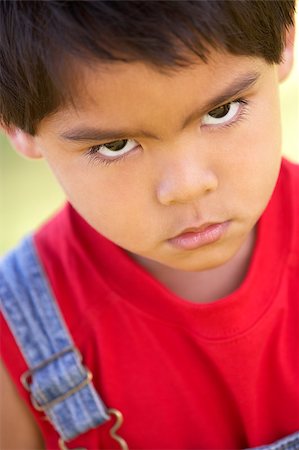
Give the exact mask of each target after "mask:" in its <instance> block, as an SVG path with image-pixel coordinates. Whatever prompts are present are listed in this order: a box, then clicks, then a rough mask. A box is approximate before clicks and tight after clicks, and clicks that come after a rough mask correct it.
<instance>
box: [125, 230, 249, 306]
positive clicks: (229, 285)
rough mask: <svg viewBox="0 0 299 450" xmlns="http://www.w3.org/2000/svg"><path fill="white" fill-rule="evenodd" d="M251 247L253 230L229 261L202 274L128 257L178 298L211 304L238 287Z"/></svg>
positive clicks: (246, 265)
mask: <svg viewBox="0 0 299 450" xmlns="http://www.w3.org/2000/svg"><path fill="white" fill-rule="evenodd" d="M254 244H255V229H253V230H252V232H251V233H250V235H249V236H248V238H247V239H246V241H245V242H244V244H243V245H242V247H241V248H240V250H239V251H238V252H237V254H236V255H235V256H234V257H233V258H232V259H231V260H229V261H228V262H227V263H225V264H223V265H222V266H219V267H216V268H215V269H210V270H206V271H202V272H185V271H182V270H177V269H173V268H171V267H168V266H165V265H162V264H159V263H156V262H155V261H152V260H149V259H145V258H142V257H137V256H136V255H131V256H133V258H134V259H135V260H137V262H138V263H139V264H140V265H142V266H143V267H144V268H145V269H146V270H147V271H148V272H149V273H150V274H151V275H152V276H153V277H154V278H156V279H157V280H158V281H160V283H162V284H163V285H164V286H166V287H167V288H168V289H169V290H170V291H171V292H173V293H174V294H176V295H178V296H179V297H181V298H183V299H185V300H188V301H190V302H194V303H211V302H213V301H216V300H218V299H220V298H223V297H226V296H227V295H229V294H231V293H232V292H233V291H235V290H236V289H237V288H238V287H239V286H240V285H241V284H242V281H243V280H244V278H245V276H246V273H247V271H248V268H249V264H250V260H251V256H252V253H253V249H254Z"/></svg>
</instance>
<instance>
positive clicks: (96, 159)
mask: <svg viewBox="0 0 299 450" xmlns="http://www.w3.org/2000/svg"><path fill="white" fill-rule="evenodd" d="M229 103H239V104H240V105H242V107H241V109H240V111H239V112H238V115H237V118H236V119H235V120H233V121H231V122H228V123H224V124H219V125H204V127H205V129H207V130H208V131H209V132H215V131H219V130H223V129H227V128H230V127H232V126H234V125H238V124H239V123H240V121H242V120H243V119H244V118H245V117H246V115H247V112H248V104H249V102H248V100H246V99H244V98H238V99H236V100H232V101H231V102H228V103H224V104H223V105H219V107H220V106H225V105H227V104H229ZM214 109H216V108H214ZM210 111H213V110H210ZM210 111H209V112H210ZM123 139H125V138H123ZM119 140H121V139H119ZM102 145H105V144H99V145H94V146H92V147H90V148H89V149H88V151H87V153H86V155H87V156H88V159H89V162H90V163H92V164H101V165H103V166H110V165H111V164H117V163H120V162H122V161H123V160H124V159H125V158H126V157H127V156H128V154H129V153H130V152H128V153H124V154H122V155H120V156H118V157H116V158H115V159H113V158H111V159H109V158H104V157H103V156H101V155H100V153H97V151H98V150H99V148H100V147H101V146H102Z"/></svg>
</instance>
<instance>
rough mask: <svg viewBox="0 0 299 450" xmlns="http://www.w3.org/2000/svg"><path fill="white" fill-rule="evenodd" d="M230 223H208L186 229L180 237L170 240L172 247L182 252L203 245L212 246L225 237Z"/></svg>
mask: <svg viewBox="0 0 299 450" xmlns="http://www.w3.org/2000/svg"><path fill="white" fill-rule="evenodd" d="M229 225H230V221H225V222H219V223H211V222H207V223H204V224H202V225H200V226H198V227H189V228H185V229H184V230H183V231H182V232H180V233H179V234H178V235H176V236H174V237H173V238H170V239H168V242H169V244H170V245H171V246H173V247H176V248H178V249H182V250H195V249H197V248H199V247H202V246H203V245H208V244H212V243H214V242H216V241H218V240H219V239H221V238H222V237H223V235H224V234H225V232H226V231H227V229H228V227H229Z"/></svg>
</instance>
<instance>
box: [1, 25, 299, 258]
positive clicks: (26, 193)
mask: <svg viewBox="0 0 299 450" xmlns="http://www.w3.org/2000/svg"><path fill="white" fill-rule="evenodd" d="M297 23H298V20H297ZM295 55H296V58H295V66H294V69H293V72H292V75H291V76H290V77H289V78H288V79H287V80H286V81H285V82H284V83H283V84H282V85H281V87H280V90H281V105H282V123H283V153H284V154H285V155H286V156H287V157H288V158H289V159H291V160H293V161H296V162H299V131H298V130H299V30H298V33H297V38H296V51H295ZM298 196H299V193H298ZM64 201H65V199H64V195H63V193H62V192H61V190H60V188H59V186H58V184H57V183H56V181H55V180H54V177H53V176H52V174H51V173H50V171H49V169H48V168H47V166H46V164H45V163H44V162H43V161H40V160H27V159H25V158H22V157H20V156H19V155H17V154H16V153H15V152H14V151H13V150H12V148H11V147H10V145H9V143H8V141H7V139H6V138H5V136H3V135H1V134H0V254H2V253H4V252H5V251H7V250H8V249H9V248H11V247H13V246H14V245H15V244H16V243H17V242H18V241H19V240H20V238H21V237H22V236H24V235H25V234H26V233H28V232H30V231H31V230H33V229H35V228H36V227H37V226H39V225H40V224H41V223H42V222H44V221H45V220H46V219H47V218H48V217H49V216H50V215H52V214H53V213H54V211H56V210H57V209H58V208H59V207H61V205H62V204H63V203H64Z"/></svg>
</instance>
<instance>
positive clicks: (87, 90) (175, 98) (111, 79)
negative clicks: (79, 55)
mask: <svg viewBox="0 0 299 450" xmlns="http://www.w3.org/2000/svg"><path fill="white" fill-rule="evenodd" d="M267 68H269V65H268V64H267V63H266V62H265V61H263V60H262V59H260V58H253V57H247V56H235V55H231V54H227V53H218V52H215V51H214V52H211V55H210V57H209V59H208V62H207V63H203V62H202V61H196V62H194V63H193V64H192V65H190V66H187V67H174V68H171V69H170V70H168V71H164V70H163V71H161V70H159V68H156V67H154V66H150V65H148V64H146V63H143V62H130V63H122V62H116V63H115V62H114V63H109V64H107V63H106V64H103V63H97V62H94V63H92V64H88V65H86V66H85V65H84V64H82V63H81V64H78V65H77V72H76V73H77V76H76V79H75V80H74V81H73V83H71V84H70V86H71V102H69V103H67V104H66V105H65V106H64V107H63V108H62V109H61V110H59V111H58V112H57V113H56V114H54V115H53V116H51V117H50V118H48V119H49V121H50V123H51V124H53V125H54V126H55V127H56V126H58V127H59V129H60V131H61V133H62V134H63V133H64V132H66V131H67V130H68V129H69V127H70V126H72V125H74V124H76V123H77V124H78V125H79V124H80V123H82V124H84V123H90V124H95V122H97V123H101V124H102V125H103V127H107V126H108V127H109V128H111V126H112V125H115V126H116V128H118V126H119V125H120V126H122V125H125V124H127V123H128V124H130V123H132V121H134V122H135V121H136V126H137V127H138V126H139V124H138V122H139V123H140V125H141V124H142V123H143V122H144V120H145V121H146V122H147V123H148V121H149V118H150V117H151V118H152V121H153V122H154V118H155V117H158V116H160V114H161V112H162V111H161V109H164V108H165V113H167V111H168V112H169V111H171V112H172V115H174V116H175V113H174V111H173V109H174V108H175V109H177V108H178V107H179V110H180V111H178V114H186V115H187V114H190V110H192V109H200V108H202V109H203V110H204V109H205V108H208V107H209V104H210V106H211V107H212V106H213V102H215V101H216V100H217V99H218V100H219V103H221V100H222V97H223V101H225V100H226V98H225V97H227V95H228V94H229V93H230V92H231V94H232V95H233V94H234V91H235V92H236V94H237V93H238V91H241V90H242V89H246V87H247V86H248V87H250V86H251V85H252V84H254V83H255V82H256V81H257V80H258V79H259V78H260V77H261V76H262V74H263V72H264V71H265V70H266V69H267ZM48 119H45V120H44V122H45V123H47V122H48ZM143 119H144V120H143ZM116 122H117V123H116ZM122 122H124V124H122ZM64 134H65V133H64Z"/></svg>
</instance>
